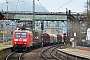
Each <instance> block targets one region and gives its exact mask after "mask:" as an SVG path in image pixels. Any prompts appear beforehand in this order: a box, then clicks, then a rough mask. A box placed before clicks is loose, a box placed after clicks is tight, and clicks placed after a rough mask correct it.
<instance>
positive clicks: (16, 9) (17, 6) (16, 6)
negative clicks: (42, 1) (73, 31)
mask: <svg viewBox="0 0 90 60" xmlns="http://www.w3.org/2000/svg"><path fill="white" fill-rule="evenodd" d="M18 3H19V0H18V2H17V5H16V10H17V7H18ZM16 10H15V11H16Z"/></svg>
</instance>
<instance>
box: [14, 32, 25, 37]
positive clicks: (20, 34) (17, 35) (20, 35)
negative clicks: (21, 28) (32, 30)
mask: <svg viewBox="0 0 90 60" xmlns="http://www.w3.org/2000/svg"><path fill="white" fill-rule="evenodd" d="M15 37H22V38H25V37H26V33H24V32H21V33H20V32H16V33H15Z"/></svg>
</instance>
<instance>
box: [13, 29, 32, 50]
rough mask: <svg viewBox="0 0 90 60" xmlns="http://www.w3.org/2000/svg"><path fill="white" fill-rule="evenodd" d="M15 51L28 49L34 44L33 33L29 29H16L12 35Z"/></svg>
mask: <svg viewBox="0 0 90 60" xmlns="http://www.w3.org/2000/svg"><path fill="white" fill-rule="evenodd" d="M12 45H13V50H14V51H27V50H28V48H30V47H31V46H33V34H32V32H31V31H27V30H15V31H14V32H13V36H12Z"/></svg>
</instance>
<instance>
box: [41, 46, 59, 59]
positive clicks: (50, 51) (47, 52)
mask: <svg viewBox="0 0 90 60" xmlns="http://www.w3.org/2000/svg"><path fill="white" fill-rule="evenodd" d="M58 47H59V46H56V45H54V46H50V47H48V48H47V49H44V50H43V51H42V52H41V56H42V58H43V59H44V60H60V59H59V58H58V57H56V56H55V55H54V52H55V49H57V48H58Z"/></svg>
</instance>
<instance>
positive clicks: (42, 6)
mask: <svg viewBox="0 0 90 60" xmlns="http://www.w3.org/2000/svg"><path fill="white" fill-rule="evenodd" d="M37 1H38V2H39V4H40V5H41V6H42V4H41V3H40V1H39V0H37ZM42 8H43V9H44V10H45V12H47V11H46V9H45V8H44V7H43V6H42Z"/></svg>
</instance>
